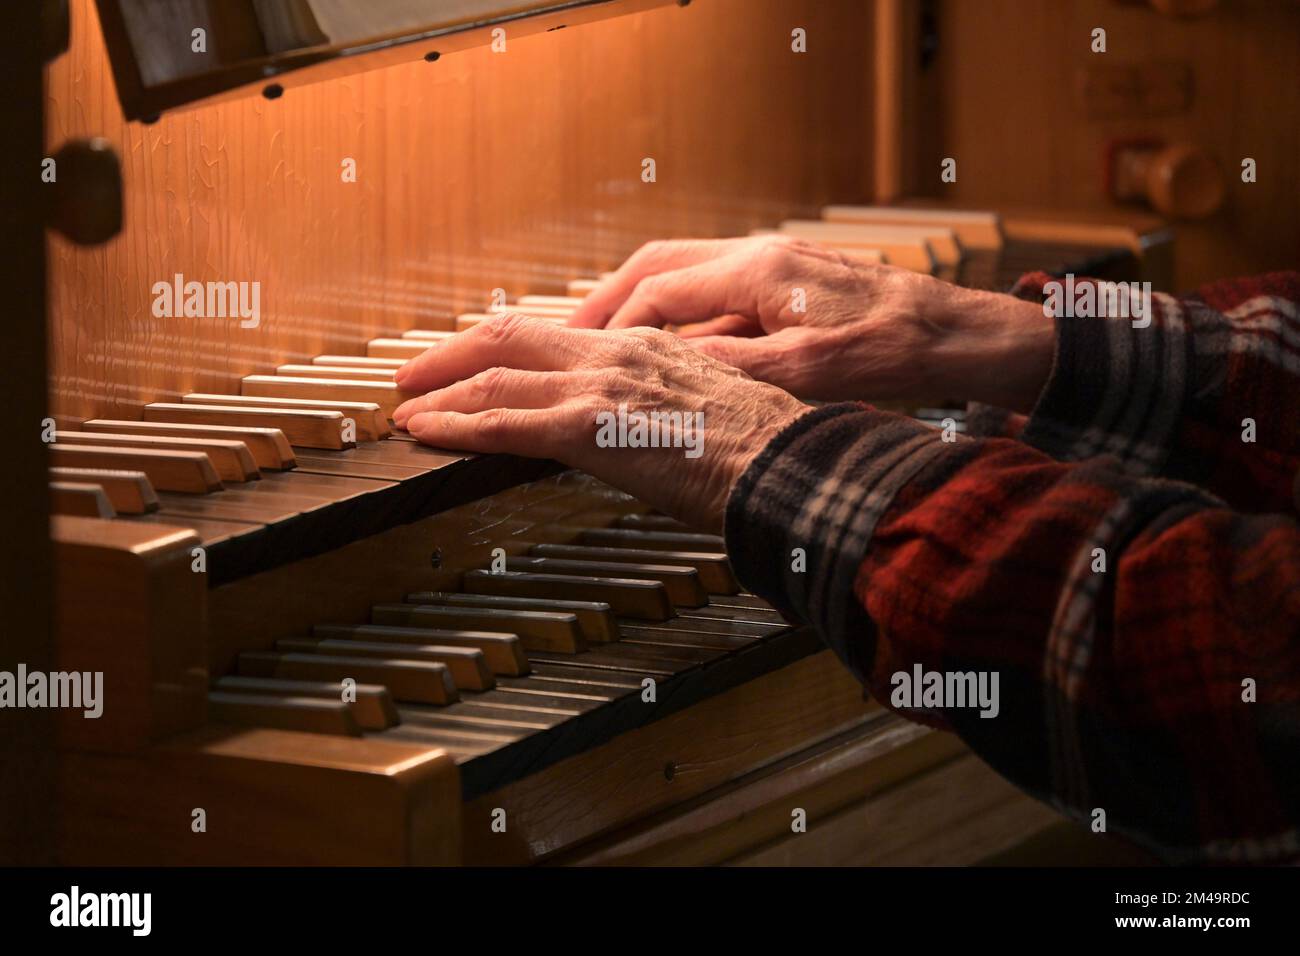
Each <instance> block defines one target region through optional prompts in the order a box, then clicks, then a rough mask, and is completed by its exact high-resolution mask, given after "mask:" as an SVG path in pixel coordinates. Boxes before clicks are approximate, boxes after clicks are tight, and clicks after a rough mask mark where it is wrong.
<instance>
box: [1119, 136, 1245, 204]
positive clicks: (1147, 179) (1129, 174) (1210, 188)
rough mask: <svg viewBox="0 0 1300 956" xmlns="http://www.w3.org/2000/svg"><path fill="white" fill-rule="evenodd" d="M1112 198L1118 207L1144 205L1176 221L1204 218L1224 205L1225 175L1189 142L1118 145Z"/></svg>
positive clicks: (1212, 159)
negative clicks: (1130, 204) (1140, 203)
mask: <svg viewBox="0 0 1300 956" xmlns="http://www.w3.org/2000/svg"><path fill="white" fill-rule="evenodd" d="M1109 174H1110V190H1109V191H1110V193H1111V196H1112V198H1114V199H1116V200H1119V201H1120V202H1133V201H1138V202H1146V203H1148V204H1150V205H1151V206H1152V207H1153V208H1154V209H1156V210H1157V211H1158V212H1160V213H1162V214H1164V215H1166V216H1169V217H1171V218H1175V219H1202V218H1204V217H1206V216H1209V215H1212V214H1213V213H1214V212H1215V211H1216V210H1217V209H1218V208H1219V206H1220V205H1221V204H1222V203H1223V194H1224V185H1223V174H1222V173H1221V172H1220V170H1219V166H1218V164H1217V163H1216V162H1215V161H1214V158H1213V157H1212V156H1211V155H1210V154H1209V153H1208V152H1206V151H1205V150H1203V149H1201V148H1200V147H1198V146H1193V145H1191V144H1189V143H1153V142H1135V143H1120V144H1115V145H1114V146H1113V147H1112V149H1111V155H1110V169H1109Z"/></svg>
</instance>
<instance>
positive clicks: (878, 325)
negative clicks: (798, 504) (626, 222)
mask: <svg viewBox="0 0 1300 956" xmlns="http://www.w3.org/2000/svg"><path fill="white" fill-rule="evenodd" d="M569 324H570V325H571V326H575V327H578V328H597V329H598V328H605V329H629V328H633V327H636V326H655V327H662V326H665V325H675V326H678V334H680V335H681V336H682V337H684V338H689V339H690V341H691V342H692V344H693V345H695V347H696V348H698V349H699V350H700V351H702V352H705V353H706V354H708V355H711V356H713V357H714V358H717V359H720V360H722V361H724V362H726V363H728V364H730V365H734V366H735V367H737V368H740V369H743V370H744V371H746V372H748V373H749V374H750V375H752V376H753V377H754V378H757V379H760V380H762V381H765V382H771V383H772V384H774V385H779V386H780V387H781V388H783V389H785V390H786V391H789V392H792V393H793V394H795V395H798V396H800V397H803V398H809V399H861V400H885V399H898V400H905V399H930V400H933V399H940V398H945V397H952V398H966V399H975V400H978V401H983V402H988V403H990V404H995V405H1001V406H1003V407H1006V408H1012V409H1017V410H1023V411H1028V410H1029V408H1031V407H1032V406H1033V404H1034V402H1035V400H1036V399H1037V397H1038V394H1039V392H1040V391H1041V390H1042V388H1043V386H1044V384H1045V383H1046V381H1047V376H1048V373H1049V372H1050V370H1051V364H1052V354H1053V350H1054V345H1055V329H1054V327H1053V323H1052V321H1051V320H1050V319H1048V318H1046V317H1045V316H1044V314H1043V310H1042V309H1041V308H1040V307H1039V306H1037V305H1033V304H1031V303H1028V302H1023V301H1021V300H1019V299H1016V298H1014V297H1012V296H1009V295H1001V294H998V293H993V292H983V291H978V290H973V289H965V288H961V287H959V286H955V285H952V284H950V283H947V282H943V281H941V280H939V279H935V278H933V277H931V276H927V275H920V274H918V273H915V272H910V271H908V270H906V269H897V268H893V267H891V266H883V265H876V264H870V263H866V262H861V261H858V260H855V259H852V258H850V257H848V256H846V255H844V254H842V253H840V252H837V251H834V250H831V249H827V248H824V247H822V246H818V245H816V244H814V243H810V242H806V241H803V240H799V239H793V238H791V237H788V236H760V237H753V238H747V239H720V240H684V241H664V242H652V243H649V244H647V245H645V246H643V247H641V249H639V250H638V251H637V252H636V253H634V254H633V255H632V257H631V258H629V259H628V260H627V262H625V263H624V264H623V265H622V267H620V268H619V269H618V271H617V272H615V273H614V274H613V275H612V276H611V277H610V278H609V279H608V280H607V281H605V282H604V283H602V284H601V285H600V286H599V287H598V288H597V289H595V290H594V291H593V292H592V293H591V294H590V295H589V296H588V297H587V299H586V301H584V302H583V303H582V305H580V306H579V307H578V309H577V311H576V312H575V313H574V315H573V317H572V318H571V319H570V320H569Z"/></svg>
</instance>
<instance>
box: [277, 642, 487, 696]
mask: <svg viewBox="0 0 1300 956" xmlns="http://www.w3.org/2000/svg"><path fill="white" fill-rule="evenodd" d="M275 649H276V650H277V651H283V652H284V653H286V654H334V655H344V656H350V657H382V658H385V659H387V660H411V661H438V662H439V663H441V664H446V665H447V667H448V668H449V669H450V670H451V679H452V680H453V681H455V682H456V689H457V690H491V689H492V688H493V687H495V686H496V680H494V679H493V677H492V671H491V670H490V669H489V668H488V666H487V658H486V657H484V655H483V652H482V651H480V650H479V649H478V648H477V647H439V646H437V645H436V644H380V643H372V642H369V641H332V640H317V639H315V638H307V637H298V638H290V639H288V640H283V641H276V642H275Z"/></svg>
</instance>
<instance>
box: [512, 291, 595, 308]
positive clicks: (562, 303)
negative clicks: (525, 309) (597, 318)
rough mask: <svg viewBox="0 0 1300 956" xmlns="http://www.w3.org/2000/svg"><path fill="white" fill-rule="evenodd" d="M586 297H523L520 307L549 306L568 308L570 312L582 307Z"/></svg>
mask: <svg viewBox="0 0 1300 956" xmlns="http://www.w3.org/2000/svg"><path fill="white" fill-rule="evenodd" d="M585 298H586V296H581V295H521V296H520V297H519V304H520V305H548V306H555V307H559V308H566V309H568V310H569V311H570V312H572V311H573V310H574V309H576V308H577V307H578V306H580V305H582V302H583V299H585Z"/></svg>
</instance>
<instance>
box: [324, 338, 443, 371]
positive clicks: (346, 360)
mask: <svg viewBox="0 0 1300 956" xmlns="http://www.w3.org/2000/svg"><path fill="white" fill-rule="evenodd" d="M451 334H453V335H454V334H455V333H454V332H453V333H451ZM311 364H312V365H341V366H343V367H344V368H348V367H351V368H389V369H393V370H394V371H396V370H397V369H399V368H401V367H402V366H403V365H405V364H406V359H395V358H375V357H374V356H371V355H317V356H316V357H315V358H314V359H312V360H311Z"/></svg>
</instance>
